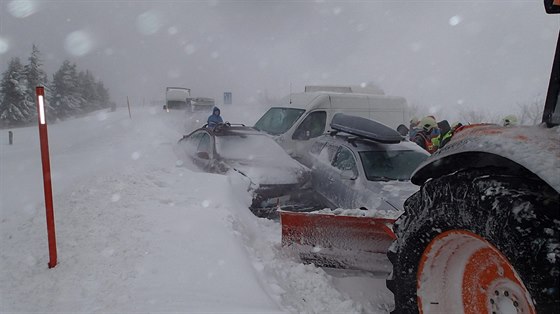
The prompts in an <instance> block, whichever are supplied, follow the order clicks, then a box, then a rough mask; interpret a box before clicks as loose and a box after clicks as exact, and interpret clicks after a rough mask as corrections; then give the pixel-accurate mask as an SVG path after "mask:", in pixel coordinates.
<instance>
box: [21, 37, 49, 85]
mask: <svg viewBox="0 0 560 314" xmlns="http://www.w3.org/2000/svg"><path fill="white" fill-rule="evenodd" d="M28 60H29V63H28V64H27V65H26V66H25V75H26V77H27V83H28V84H29V90H31V91H34V90H35V87H37V86H39V85H42V86H45V87H46V86H47V74H46V73H45V71H43V69H42V66H43V63H42V60H41V53H40V52H39V48H37V46H36V45H35V44H33V47H32V51H31V56H29V59H28Z"/></svg>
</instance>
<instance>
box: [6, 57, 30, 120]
mask: <svg viewBox="0 0 560 314" xmlns="http://www.w3.org/2000/svg"><path fill="white" fill-rule="evenodd" d="M0 89H1V90H2V98H1V99H0V121H2V122H3V124H6V125H21V124H25V123H27V122H29V121H30V120H31V119H32V118H33V117H34V116H35V113H36V108H35V102H34V101H33V97H32V96H31V94H30V93H29V90H28V83H27V78H26V76H25V71H24V67H23V65H22V64H21V61H20V60H19V58H12V59H11V60H10V63H9V65H8V69H7V70H6V72H4V73H3V76H2V81H1V82H0Z"/></svg>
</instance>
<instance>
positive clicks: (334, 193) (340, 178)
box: [327, 145, 358, 209]
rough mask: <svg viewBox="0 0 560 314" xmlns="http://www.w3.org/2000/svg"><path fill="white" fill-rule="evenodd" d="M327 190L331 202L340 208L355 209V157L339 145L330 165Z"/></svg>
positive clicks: (356, 192)
mask: <svg viewBox="0 0 560 314" xmlns="http://www.w3.org/2000/svg"><path fill="white" fill-rule="evenodd" d="M331 167H332V170H331V173H332V175H331V176H330V177H329V189H328V191H327V193H328V195H329V197H330V199H331V202H332V203H334V205H335V206H336V207H340V208H349V209H351V208H356V207H358V206H357V202H356V200H357V196H358V191H357V187H356V180H357V178H358V168H357V162H356V156H355V155H354V152H353V151H352V150H350V149H349V148H348V147H346V146H343V145H340V146H339V147H338V150H337V152H336V154H335V156H334V158H333V161H332V163H331Z"/></svg>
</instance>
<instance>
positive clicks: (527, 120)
mask: <svg viewBox="0 0 560 314" xmlns="http://www.w3.org/2000/svg"><path fill="white" fill-rule="evenodd" d="M518 106H519V112H520V114H519V124H521V125H537V124H539V123H541V120H542V115H543V110H544V98H543V97H542V96H538V97H536V98H535V99H534V100H533V101H530V102H527V103H523V104H518Z"/></svg>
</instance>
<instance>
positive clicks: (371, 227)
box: [280, 211, 396, 271]
mask: <svg viewBox="0 0 560 314" xmlns="http://www.w3.org/2000/svg"><path fill="white" fill-rule="evenodd" d="M394 222H395V220H394V219H386V218H374V217H357V216H341V215H332V214H323V213H298V212H287V211H280V223H281V225H282V247H283V248H285V249H288V250H290V251H293V252H294V253H295V254H296V255H298V256H299V258H300V259H302V260H303V261H304V262H308V263H314V264H315V265H317V266H320V267H333V268H348V269H360V270H368V271H390V264H389V263H388V260H387V257H386V253H387V250H388V248H389V246H390V245H391V243H392V242H393V240H395V239H396V237H395V234H394V233H393V231H392V229H391V225H392V224H393V223H394Z"/></svg>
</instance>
